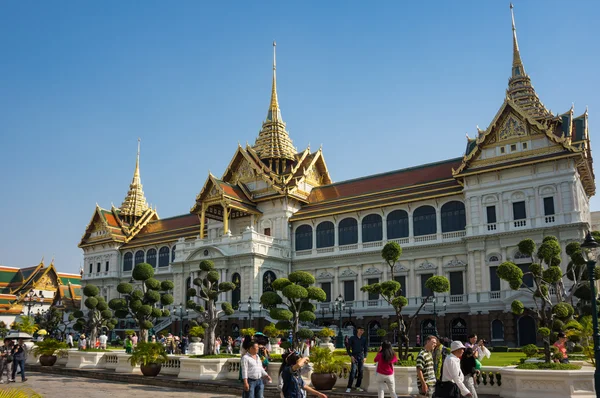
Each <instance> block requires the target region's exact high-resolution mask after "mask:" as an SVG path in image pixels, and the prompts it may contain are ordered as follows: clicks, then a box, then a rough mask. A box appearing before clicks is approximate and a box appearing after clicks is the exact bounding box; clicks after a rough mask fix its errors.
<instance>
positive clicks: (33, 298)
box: [23, 290, 44, 317]
mask: <svg viewBox="0 0 600 398" xmlns="http://www.w3.org/2000/svg"><path fill="white" fill-rule="evenodd" d="M23 301H24V302H25V305H26V306H27V317H30V316H31V307H34V306H36V305H38V304H39V305H44V294H43V293H42V291H41V290H40V293H39V295H38V294H37V293H36V292H34V291H33V290H30V291H29V293H27V294H26V295H25V298H24V299H23Z"/></svg>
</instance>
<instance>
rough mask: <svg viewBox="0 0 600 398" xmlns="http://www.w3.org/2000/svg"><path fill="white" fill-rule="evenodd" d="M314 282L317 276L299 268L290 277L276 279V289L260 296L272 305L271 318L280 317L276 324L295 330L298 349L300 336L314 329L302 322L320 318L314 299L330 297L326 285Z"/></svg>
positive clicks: (295, 345)
mask: <svg viewBox="0 0 600 398" xmlns="http://www.w3.org/2000/svg"><path fill="white" fill-rule="evenodd" d="M314 283H315V277H314V276H312V275H311V274H309V273H308V272H304V271H295V272H292V273H291V274H289V275H288V277H287V278H277V279H275V280H274V281H273V283H272V284H271V286H272V287H273V290H274V291H272V292H265V293H263V295H262V296H261V297H260V302H261V304H262V305H263V307H265V308H267V309H270V311H269V315H270V316H271V318H273V319H276V320H278V321H279V322H277V324H276V325H275V326H276V327H277V329H280V330H290V331H291V332H292V341H293V344H294V347H295V348H297V349H300V347H301V344H300V343H299V340H298V339H309V338H311V337H312V336H313V332H312V331H311V330H310V329H305V328H302V329H301V328H300V322H312V321H314V320H315V319H316V315H315V309H316V308H315V305H314V304H312V303H311V302H310V301H311V300H312V301H320V302H322V301H325V300H326V299H327V296H326V294H325V292H324V291H323V289H321V288H320V287H316V286H312V285H314ZM279 293H281V295H280V294H279ZM282 296H283V297H282Z"/></svg>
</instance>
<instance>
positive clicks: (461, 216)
mask: <svg viewBox="0 0 600 398" xmlns="http://www.w3.org/2000/svg"><path fill="white" fill-rule="evenodd" d="M465 225H467V218H466V216H465V204H464V203H462V202H459V201H457V200H453V201H452V202H448V203H445V204H444V205H443V206H442V232H452V231H463V230H464V229H465Z"/></svg>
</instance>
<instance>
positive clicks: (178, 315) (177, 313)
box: [174, 303, 189, 340]
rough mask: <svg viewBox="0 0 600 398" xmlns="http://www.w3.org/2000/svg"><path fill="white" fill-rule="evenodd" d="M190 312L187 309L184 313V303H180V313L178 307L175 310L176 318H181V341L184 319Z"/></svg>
mask: <svg viewBox="0 0 600 398" xmlns="http://www.w3.org/2000/svg"><path fill="white" fill-rule="evenodd" d="M188 311H189V310H188V309H187V308H186V309H185V311H184V308H183V304H182V303H179V312H177V307H175V308H174V312H175V316H176V317H178V318H179V340H181V336H182V335H183V317H184V316H186V317H187V315H188Z"/></svg>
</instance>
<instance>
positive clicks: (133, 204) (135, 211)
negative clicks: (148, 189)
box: [120, 138, 148, 224]
mask: <svg viewBox="0 0 600 398" xmlns="http://www.w3.org/2000/svg"><path fill="white" fill-rule="evenodd" d="M140 141H141V140H140V139H139V138H138V149H137V158H136V160H135V171H134V172H133V179H132V181H131V184H130V185H129V192H127V196H126V197H125V200H123V204H122V205H121V209H120V210H121V213H120V216H121V217H122V218H124V219H125V220H127V221H128V222H129V223H130V224H133V223H134V222H135V219H136V218H138V217H140V216H141V215H142V214H144V212H145V211H146V210H148V202H146V197H145V196H144V190H143V189H142V180H141V178H140Z"/></svg>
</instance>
